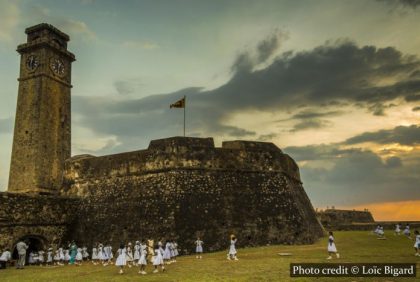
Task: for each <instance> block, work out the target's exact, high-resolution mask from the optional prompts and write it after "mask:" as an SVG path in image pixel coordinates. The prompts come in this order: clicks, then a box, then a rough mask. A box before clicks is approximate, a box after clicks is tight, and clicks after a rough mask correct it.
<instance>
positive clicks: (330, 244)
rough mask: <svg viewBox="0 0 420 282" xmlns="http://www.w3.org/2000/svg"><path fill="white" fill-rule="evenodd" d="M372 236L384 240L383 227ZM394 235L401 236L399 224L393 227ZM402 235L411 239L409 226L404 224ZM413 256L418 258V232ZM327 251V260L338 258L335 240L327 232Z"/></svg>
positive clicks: (330, 233) (419, 244) (380, 226)
mask: <svg viewBox="0 0 420 282" xmlns="http://www.w3.org/2000/svg"><path fill="white" fill-rule="evenodd" d="M373 233H374V234H376V235H378V238H380V239H385V232H384V227H383V226H382V225H380V224H379V225H378V226H377V227H376V228H375V230H374V231H373ZM394 234H395V235H400V234H401V224H400V223H398V224H396V225H395V231H394ZM403 234H404V235H405V236H407V238H408V239H410V240H411V239H412V238H411V232H410V224H408V223H407V224H406V226H405V228H404V231H403ZM414 236H415V237H414V251H415V253H414V255H415V256H420V232H419V231H418V230H415V231H414ZM327 251H328V257H327V259H332V256H333V255H334V254H335V255H336V257H337V258H340V254H339V253H338V251H337V247H336V246H335V240H334V236H333V232H331V231H330V232H329V237H328V246H327Z"/></svg>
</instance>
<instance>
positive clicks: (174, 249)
mask: <svg viewBox="0 0 420 282" xmlns="http://www.w3.org/2000/svg"><path fill="white" fill-rule="evenodd" d="M374 233H375V234H377V235H378V236H380V237H384V236H385V235H384V234H385V232H384V229H383V226H381V225H378V226H377V227H376V229H375V230H374ZM400 233H401V224H397V225H396V226H395V235H400ZM403 234H404V235H406V236H407V237H408V238H410V239H411V237H410V235H411V234H410V225H409V224H407V225H406V226H405V228H404V231H403ZM414 236H415V238H414V240H415V243H414V249H415V256H420V233H419V231H418V230H415V231H414ZM236 243H237V238H236V236H235V235H233V234H232V235H231V236H230V246H229V251H228V254H227V259H228V260H238V258H237V256H236V255H237V251H236ZM194 244H195V252H196V258H197V259H202V258H203V245H204V242H203V241H202V240H201V239H200V237H198V238H197V240H196V241H195V242H194ZM28 245H29V243H28V242H23V241H22V242H19V243H18V244H17V245H16V249H17V252H18V255H19V259H18V261H17V264H16V267H17V268H18V269H22V268H23V266H24V265H25V261H26V250H27V249H28V247H29V246H28ZM327 251H328V257H327V259H332V257H333V255H335V256H336V257H337V258H340V254H339V253H338V251H337V247H336V245H335V239H334V235H333V232H331V231H330V232H329V236H328V246H327ZM45 254H46V259H45ZM178 255H179V252H178V244H177V243H176V242H175V241H174V240H167V241H166V242H165V244H163V242H162V240H161V241H159V242H158V243H157V244H156V245H153V241H152V240H148V241H147V243H146V241H145V240H142V241H136V242H135V244H134V246H133V245H132V244H131V242H129V243H128V244H124V243H121V244H120V247H119V249H118V250H117V253H116V260H115V265H116V266H117V267H119V273H120V274H122V273H124V271H123V269H124V267H125V266H128V267H130V268H131V267H133V266H138V267H139V272H138V273H139V274H143V275H144V274H146V271H145V270H146V266H147V264H148V260H149V261H150V263H151V264H152V265H153V268H154V270H153V273H157V272H159V267H160V269H161V271H162V272H164V271H165V265H166V264H171V263H175V262H176V258H177V256H178ZM90 258H91V261H92V263H93V264H94V265H98V264H102V265H103V266H107V265H108V264H111V263H112V262H113V258H114V255H113V252H112V246H111V245H110V244H105V245H103V244H102V243H97V244H95V246H94V247H93V248H92V255H91V257H90ZM148 258H149V259H148ZM10 259H11V253H10V249H5V250H4V251H3V252H2V253H1V256H0V268H5V267H6V262H7V261H9V260H10ZM83 260H85V261H86V260H89V253H88V251H87V248H86V247H82V248H79V247H77V245H76V244H75V242H74V241H73V242H72V243H71V244H69V245H68V249H64V248H62V247H60V248H57V249H56V250H55V251H53V248H52V247H50V248H48V250H47V252H45V251H42V250H40V251H38V252H33V251H31V252H30V253H29V259H28V262H29V264H34V265H35V264H38V265H43V264H44V262H45V263H46V264H47V265H53V264H54V265H64V264H65V263H68V264H76V265H81V264H82V261H83Z"/></svg>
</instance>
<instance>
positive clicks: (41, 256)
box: [38, 250, 45, 265]
mask: <svg viewBox="0 0 420 282" xmlns="http://www.w3.org/2000/svg"><path fill="white" fill-rule="evenodd" d="M44 254H45V252H44V251H43V250H40V251H39V252H38V264H39V265H43V264H44V262H45V258H44Z"/></svg>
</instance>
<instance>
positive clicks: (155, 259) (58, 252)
mask: <svg viewBox="0 0 420 282" xmlns="http://www.w3.org/2000/svg"><path fill="white" fill-rule="evenodd" d="M236 242H237V239H236V237H235V236H234V235H231V237H230V246H229V252H228V259H229V260H230V259H232V260H238V258H237V257H236V253H237V252H236V247H235V244H236ZM203 244H204V242H203V241H201V240H200V238H197V240H196V241H195V247H196V248H195V251H196V257H197V258H200V259H201V258H202V257H203ZM16 248H17V251H18V254H19V259H18V260H17V262H16V268H18V269H21V268H23V266H24V265H25V263H26V250H27V249H28V248H29V242H28V241H26V242H24V241H22V242H19V243H18V244H17V245H16ZM178 255H179V250H178V244H177V242H176V241H175V240H166V242H165V243H163V241H162V240H160V241H159V242H158V243H157V244H156V245H154V241H153V240H147V242H146V240H142V241H136V242H135V244H134V245H133V244H132V243H131V242H129V243H127V244H125V243H121V244H120V246H119V248H118V250H117V251H116V253H115V256H114V253H113V251H112V246H111V244H109V243H105V244H102V243H96V244H94V246H93V247H92V250H91V253H89V251H88V248H87V247H86V246H82V247H79V246H77V245H76V243H75V242H74V241H73V242H71V243H68V244H67V246H66V247H64V246H60V247H54V246H50V247H49V248H48V249H47V250H39V251H30V252H29V254H28V259H27V262H28V264H29V265H40V266H62V265H82V263H83V262H87V261H90V262H91V263H92V264H93V265H102V266H107V265H110V264H113V263H114V258H115V265H116V266H117V267H118V268H119V273H121V274H122V273H124V267H129V268H131V267H133V266H138V267H139V272H138V273H139V274H143V275H144V274H147V273H146V266H147V265H148V262H149V263H150V264H151V265H152V266H153V268H154V269H153V273H157V272H159V269H160V270H161V271H162V272H163V271H165V265H169V264H171V263H175V262H176V259H177V257H178ZM11 257H12V256H11V252H10V250H9V249H5V250H4V251H3V253H2V254H1V256H0V268H5V267H6V263H7V262H8V261H10V260H11Z"/></svg>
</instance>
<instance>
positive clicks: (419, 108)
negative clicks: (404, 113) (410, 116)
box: [412, 106, 420, 112]
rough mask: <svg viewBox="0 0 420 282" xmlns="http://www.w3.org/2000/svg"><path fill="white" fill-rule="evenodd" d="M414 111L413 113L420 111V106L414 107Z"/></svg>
mask: <svg viewBox="0 0 420 282" xmlns="http://www.w3.org/2000/svg"><path fill="white" fill-rule="evenodd" d="M412 111H413V112H417V111H420V106H419V107H414V108H413V109H412Z"/></svg>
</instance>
